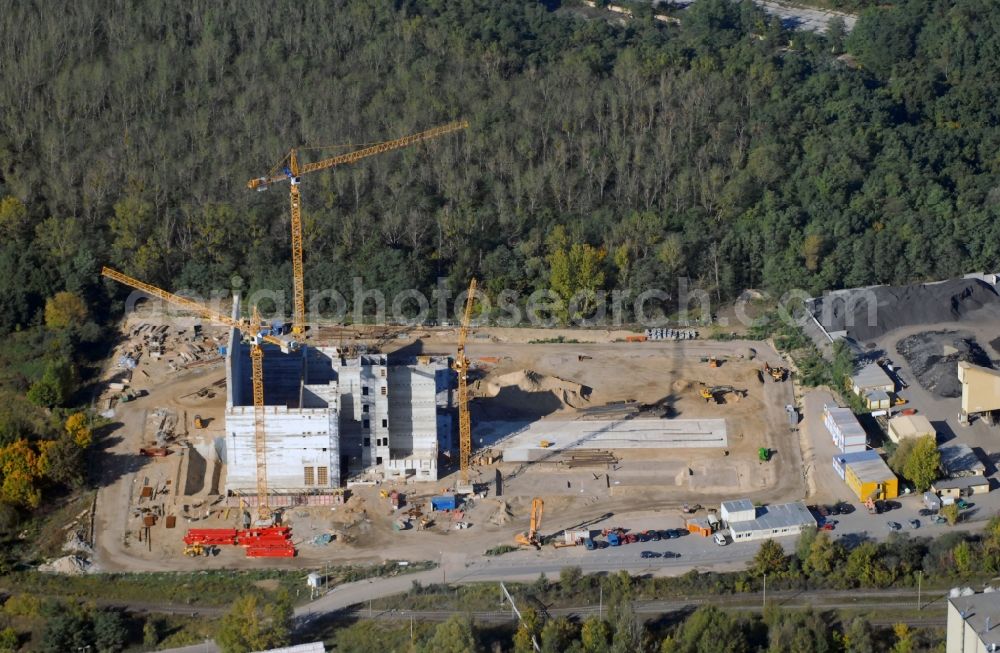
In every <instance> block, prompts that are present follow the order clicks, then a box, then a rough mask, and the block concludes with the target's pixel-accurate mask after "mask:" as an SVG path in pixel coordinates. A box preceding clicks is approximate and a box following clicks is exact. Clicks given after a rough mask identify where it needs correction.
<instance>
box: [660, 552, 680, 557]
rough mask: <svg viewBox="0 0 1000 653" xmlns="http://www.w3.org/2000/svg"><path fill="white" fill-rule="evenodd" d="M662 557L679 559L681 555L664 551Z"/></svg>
mask: <svg viewBox="0 0 1000 653" xmlns="http://www.w3.org/2000/svg"><path fill="white" fill-rule="evenodd" d="M663 557H664V558H679V557H681V554H679V553H674V552H673V551H665V552H664V553H663Z"/></svg>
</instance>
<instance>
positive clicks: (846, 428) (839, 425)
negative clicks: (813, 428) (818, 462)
mask: <svg viewBox="0 0 1000 653" xmlns="http://www.w3.org/2000/svg"><path fill="white" fill-rule="evenodd" d="M823 424H824V425H825V426H826V429H827V431H829V432H830V437H831V438H833V443H834V444H835V445H837V448H838V449H840V450H841V451H843V452H844V453H854V452H857V451H864V450H865V449H867V448H868V436H867V434H866V433H865V429H864V428H863V427H862V426H861V423H860V422H859V421H858V418H857V417H855V416H854V413H853V412H852V411H851V409H850V408H841V407H840V406H833V405H830V404H827V405H825V406H823Z"/></svg>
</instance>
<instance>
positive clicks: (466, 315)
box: [455, 278, 476, 492]
mask: <svg viewBox="0 0 1000 653" xmlns="http://www.w3.org/2000/svg"><path fill="white" fill-rule="evenodd" d="M475 301H476V280H475V278H473V279H472V280H471V281H470V282H469V292H468V295H467V296H466V298H465V311H464V312H463V313H462V326H461V327H460V328H459V330H458V352H457V354H456V355H455V372H456V373H457V374H458V467H459V471H460V483H459V489H460V490H461V491H465V492H469V491H471V490H472V486H471V484H470V480H469V464H470V461H471V459H472V416H471V415H470V414H469V359H468V358H467V357H466V355H465V341H466V339H467V338H468V337H469V322H471V321H472V305H473V303H475Z"/></svg>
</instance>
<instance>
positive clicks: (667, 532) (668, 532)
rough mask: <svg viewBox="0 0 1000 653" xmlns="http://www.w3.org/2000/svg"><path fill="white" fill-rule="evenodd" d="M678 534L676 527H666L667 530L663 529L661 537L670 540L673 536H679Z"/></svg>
mask: <svg viewBox="0 0 1000 653" xmlns="http://www.w3.org/2000/svg"><path fill="white" fill-rule="evenodd" d="M680 536H681V535H680V533H678V532H677V529H675V528H668V529H667V530H665V531H663V537H665V538H667V539H668V540H672V539H674V538H675V537H680Z"/></svg>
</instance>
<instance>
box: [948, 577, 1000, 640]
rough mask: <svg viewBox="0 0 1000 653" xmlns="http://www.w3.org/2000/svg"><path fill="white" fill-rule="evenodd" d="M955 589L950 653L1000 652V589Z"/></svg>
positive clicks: (951, 601) (950, 614)
mask: <svg viewBox="0 0 1000 653" xmlns="http://www.w3.org/2000/svg"><path fill="white" fill-rule="evenodd" d="M987 590H988V591H984V592H982V593H980V594H976V593H975V592H974V591H973V590H972V589H971V588H965V589H953V590H952V591H951V593H950V595H949V597H948V630H947V633H948V639H947V644H946V645H945V651H946V653H993V652H995V651H1000V592H996V591H993V588H987Z"/></svg>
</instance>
